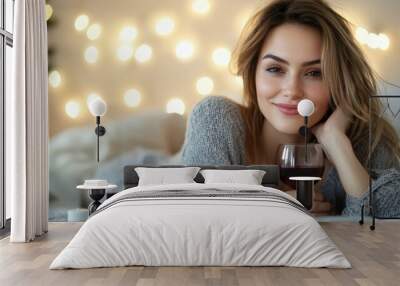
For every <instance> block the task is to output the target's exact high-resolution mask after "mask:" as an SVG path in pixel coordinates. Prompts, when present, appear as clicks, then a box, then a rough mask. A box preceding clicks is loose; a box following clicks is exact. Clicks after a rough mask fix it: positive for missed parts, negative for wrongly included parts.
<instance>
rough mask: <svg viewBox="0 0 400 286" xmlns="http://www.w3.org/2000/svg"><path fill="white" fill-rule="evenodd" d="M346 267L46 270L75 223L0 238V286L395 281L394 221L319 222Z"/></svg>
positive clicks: (398, 226)
mask: <svg viewBox="0 0 400 286" xmlns="http://www.w3.org/2000/svg"><path fill="white" fill-rule="evenodd" d="M321 225H322V226H323V228H324V229H325V230H326V231H327V233H328V234H329V236H330V237H331V239H332V240H333V241H335V243H336V244H337V245H338V247H339V248H340V249H341V250H342V251H343V252H344V254H345V255H346V257H347V258H348V259H349V260H350V262H351V263H352V265H353V268H352V269H348V270H343V269H305V268H290V267H120V268H100V269H86V270H48V267H49V265H50V263H51V261H52V260H53V259H54V258H55V256H56V255H57V254H58V253H59V252H60V251H61V250H62V249H63V248H64V247H65V246H66V244H67V243H68V241H69V240H70V239H71V238H72V237H73V235H74V234H75V233H76V232H77V230H78V229H79V227H80V226H81V223H50V226H49V229H50V231H49V233H48V234H47V235H45V236H43V237H42V238H40V239H38V240H36V241H34V242H32V243H27V244H24V243H22V244H15V243H13V244H10V243H9V239H8V238H5V239H3V240H1V241H0V285H1V286H8V285H10V286H11V285H12V286H17V285H29V286H34V285H40V286H41V285H52V286H61V285H68V286H73V285H85V286H87V285H136V286H153V285H159V286H161V285H166V286H180V285H199V286H200V285H201V286H206V285H207V286H209V285H227V286H234V285H246V286H247V285H249V286H253V285H254V286H261V285H346V286H347V285H348V286H351V285H362V286H364V285H365V286H367V285H368V286H369V285H382V286H390V285H400V277H399V276H400V221H378V222H377V229H376V230H375V231H374V232H372V231H370V230H369V229H368V225H364V226H359V225H358V224H357V223H355V222H325V223H321Z"/></svg>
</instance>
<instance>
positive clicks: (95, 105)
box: [88, 98, 107, 162]
mask: <svg viewBox="0 0 400 286" xmlns="http://www.w3.org/2000/svg"><path fill="white" fill-rule="evenodd" d="M88 106H89V111H90V113H91V114H92V115H93V116H95V117H96V124H97V127H96V129H95V130H94V132H95V133H96V135H97V162H99V153H100V152H99V141H100V136H103V135H104V134H106V129H105V128H104V127H103V126H101V125H100V117H101V116H104V114H106V111H107V104H106V103H105V101H104V100H102V99H101V98H96V99H94V100H92V101H91V102H89V104H88Z"/></svg>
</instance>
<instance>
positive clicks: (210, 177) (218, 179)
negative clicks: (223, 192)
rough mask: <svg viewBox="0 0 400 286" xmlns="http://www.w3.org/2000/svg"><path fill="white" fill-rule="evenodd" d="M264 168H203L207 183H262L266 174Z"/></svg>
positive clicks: (202, 173)
mask: <svg viewBox="0 0 400 286" xmlns="http://www.w3.org/2000/svg"><path fill="white" fill-rule="evenodd" d="M265 173H266V172H265V171H262V170H211V169H208V170H201V171H200V174H201V175H202V176H203V177H204V183H205V184H212V183H227V184H228V183H234V184H246V185H261V183H262V179H263V177H264V175H265Z"/></svg>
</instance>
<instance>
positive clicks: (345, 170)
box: [182, 0, 400, 217]
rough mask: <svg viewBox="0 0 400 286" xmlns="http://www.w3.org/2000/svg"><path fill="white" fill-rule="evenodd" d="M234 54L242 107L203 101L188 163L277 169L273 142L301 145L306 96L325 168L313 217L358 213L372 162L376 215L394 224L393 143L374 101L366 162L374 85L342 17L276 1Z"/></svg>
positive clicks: (189, 137) (398, 174)
mask: <svg viewBox="0 0 400 286" xmlns="http://www.w3.org/2000/svg"><path fill="white" fill-rule="evenodd" d="M234 55H235V57H234V59H235V62H234V63H235V64H236V65H235V67H236V72H237V74H238V75H240V76H242V78H243V82H244V99H245V105H244V106H239V105H237V104H235V103H233V102H232V101H230V100H228V99H226V98H223V97H209V98H206V99H204V100H203V101H201V102H200V103H199V104H198V105H197V106H196V107H195V108H194V110H193V112H192V114H191V117H190V120H189V125H188V131H187V134H186V139H185V144H184V146H183V150H182V161H183V163H184V164H276V163H277V162H276V158H275V157H276V152H277V148H278V146H279V144H283V143H297V142H303V140H304V138H303V137H301V136H300V135H299V133H298V130H299V128H300V127H301V126H302V125H303V118H302V117H301V116H300V115H299V114H297V112H296V106H297V103H298V102H299V101H300V100H302V99H304V98H308V99H310V100H312V101H313V102H314V104H315V112H314V114H313V115H312V116H311V117H310V120H309V124H310V126H312V132H313V134H314V135H315V138H316V140H317V141H318V142H319V143H320V144H321V145H322V146H323V149H324V152H325V154H326V155H327V158H328V159H329V161H328V162H327V163H329V164H330V166H331V168H326V171H327V172H326V173H325V174H324V180H323V184H322V186H321V188H320V191H321V192H322V194H323V197H322V198H321V195H320V196H315V197H316V199H317V200H319V202H318V203H316V204H314V205H315V208H314V210H315V211H326V210H329V209H330V208H331V207H332V206H333V207H334V208H335V209H336V211H337V212H339V213H343V214H345V215H359V211H360V206H361V203H362V202H363V201H367V198H368V188H369V176H368V172H367V170H368V160H369V159H370V158H371V164H372V168H373V171H374V172H373V174H372V178H373V183H372V191H373V192H374V196H375V197H374V198H375V203H376V206H375V210H376V215H377V216H378V217H394V216H400V171H399V165H398V162H399V158H400V148H399V139H398V137H397V134H396V132H395V130H394V129H393V128H392V127H391V126H390V124H389V123H388V122H387V121H386V120H384V119H383V118H381V117H379V114H380V113H381V105H380V104H379V103H378V101H372V104H371V111H372V122H373V123H374V124H373V126H372V132H373V144H372V146H373V148H372V152H371V154H372V156H369V153H368V140H367V139H368V126H369V122H368V121H369V96H370V95H374V94H376V89H377V88H376V80H375V78H374V75H373V72H372V70H371V68H370V66H369V65H368V63H367V61H366V59H365V58H364V56H363V54H362V52H361V50H360V48H359V47H358V45H357V44H356V41H355V39H354V37H353V35H352V32H351V29H350V28H349V24H348V22H347V21H346V20H345V19H344V18H343V17H342V16H340V15H339V14H337V13H336V12H335V11H334V10H333V9H331V8H330V7H329V6H328V5H327V4H326V3H325V2H323V1H322V0H280V1H279V0H278V1H274V2H273V3H271V4H270V5H268V6H266V7H264V8H263V9H261V10H260V11H259V12H257V13H256V14H255V15H254V16H253V17H252V18H251V19H250V21H249V22H248V23H247V25H246V27H245V30H244V31H243V33H242V35H241V39H240V42H239V45H238V47H237V48H236V50H235V53H234ZM323 200H327V201H328V203H326V202H325V203H324V202H323Z"/></svg>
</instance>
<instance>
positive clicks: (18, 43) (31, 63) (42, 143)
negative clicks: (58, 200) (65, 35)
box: [6, 0, 49, 242]
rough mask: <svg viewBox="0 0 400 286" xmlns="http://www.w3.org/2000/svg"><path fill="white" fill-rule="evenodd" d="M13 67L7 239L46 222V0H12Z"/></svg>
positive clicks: (36, 232)
mask: <svg viewBox="0 0 400 286" xmlns="http://www.w3.org/2000/svg"><path fill="white" fill-rule="evenodd" d="M14 9H15V10H14V11H15V15H14V47H13V56H14V70H13V86H12V87H13V88H12V90H13V91H12V92H11V96H10V97H8V98H6V187H7V188H10V190H11V237H10V241H12V242H28V241H31V240H33V239H35V237H36V236H40V235H42V234H43V233H45V232H47V227H48V219H47V218H48V188H49V187H48V185H49V184H48V178H49V174H48V152H47V149H48V95H47V94H48V93H47V27H46V20H45V0H16V1H15V8H14Z"/></svg>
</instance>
